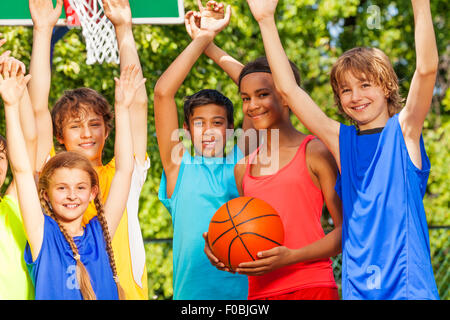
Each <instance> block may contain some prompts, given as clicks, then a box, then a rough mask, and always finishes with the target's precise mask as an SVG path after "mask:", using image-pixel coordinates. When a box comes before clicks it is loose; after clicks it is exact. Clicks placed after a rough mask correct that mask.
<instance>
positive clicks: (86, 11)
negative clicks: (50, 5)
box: [66, 0, 119, 64]
mask: <svg viewBox="0 0 450 320" xmlns="http://www.w3.org/2000/svg"><path fill="white" fill-rule="evenodd" d="M67 2H68V3H69V5H70V6H68V7H66V15H67V16H68V17H69V16H70V17H73V13H72V12H70V11H71V10H74V11H75V13H76V15H77V17H78V19H79V22H80V24H81V29H82V33H83V37H84V39H85V41H86V51H87V59H86V64H94V63H96V62H98V63H103V61H105V62H108V63H110V62H115V63H119V50H118V47H117V39H116V32H115V30H114V25H113V24H112V23H111V21H109V19H108V18H107V17H106V15H105V12H104V10H103V2H102V0H67ZM71 13H72V14H71ZM72 20H73V18H72ZM71 22H72V23H71ZM68 23H69V24H74V23H76V22H75V21H68Z"/></svg>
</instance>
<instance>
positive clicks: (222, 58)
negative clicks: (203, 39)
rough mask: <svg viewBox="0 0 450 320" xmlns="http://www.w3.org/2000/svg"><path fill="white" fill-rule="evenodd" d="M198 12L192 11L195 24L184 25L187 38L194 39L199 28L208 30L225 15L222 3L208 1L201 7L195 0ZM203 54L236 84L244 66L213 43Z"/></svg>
mask: <svg viewBox="0 0 450 320" xmlns="http://www.w3.org/2000/svg"><path fill="white" fill-rule="evenodd" d="M197 4H198V8H199V11H198V12H197V11H193V12H192V15H194V17H195V24H192V25H190V24H189V25H186V31H187V33H188V34H189V36H190V37H191V38H192V39H194V38H195V37H196V36H197V34H198V31H199V30H200V26H202V28H204V29H205V28H208V26H209V25H211V24H212V23H214V22H215V20H220V19H223V16H224V14H225V12H224V5H223V3H218V2H216V1H208V3H207V4H206V7H204V6H203V4H202V1H201V0H197ZM204 53H205V54H206V55H207V56H208V57H209V58H210V59H212V60H213V61H214V62H215V63H216V64H217V65H218V66H219V67H220V68H222V70H223V71H225V72H226V73H227V74H228V76H229V77H230V78H231V79H232V80H233V81H234V83H236V84H238V80H239V74H240V73H241V71H242V68H243V67H244V65H243V64H242V63H240V62H239V61H237V60H236V59H235V58H233V57H232V56H230V55H229V54H228V53H226V52H225V51H224V50H222V49H221V48H219V47H218V46H217V45H215V44H214V42H211V43H210V44H209V45H208V46H207V47H206V49H205V51H204Z"/></svg>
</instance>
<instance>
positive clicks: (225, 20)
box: [185, 0, 231, 39]
mask: <svg viewBox="0 0 450 320" xmlns="http://www.w3.org/2000/svg"><path fill="white" fill-rule="evenodd" d="M197 3H198V7H199V10H200V11H198V12H197V11H189V12H188V13H187V14H186V16H185V26H186V30H187V32H188V34H189V35H190V36H191V38H193V39H195V38H196V36H197V35H198V33H199V32H201V31H205V32H211V33H214V35H217V34H218V33H219V32H220V31H222V30H223V29H224V28H225V27H226V26H227V25H228V24H229V22H230V19H231V6H229V5H228V6H227V7H226V9H225V11H224V5H223V4H222V3H218V2H216V1H208V3H207V5H206V7H203V4H202V1H201V0H198V1H197Z"/></svg>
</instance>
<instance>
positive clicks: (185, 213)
mask: <svg viewBox="0 0 450 320" xmlns="http://www.w3.org/2000/svg"><path fill="white" fill-rule="evenodd" d="M242 157H243V155H242V152H241V151H240V149H239V148H238V147H237V146H235V148H234V151H233V152H232V153H231V154H230V155H228V156H227V157H226V158H216V157H211V158H206V157H199V156H195V157H192V156H191V155H190V154H189V151H185V152H184V154H183V158H182V160H181V164H180V171H179V173H178V178H177V182H176V185H175V189H174V192H173V194H172V196H171V197H170V198H168V197H167V192H166V191H167V180H166V175H165V173H164V172H163V174H162V177H161V184H160V186H159V195H158V197H159V200H160V201H161V202H162V203H163V204H164V206H165V207H166V208H167V209H168V210H169V212H170V214H171V215H172V224H173V229H174V232H173V298H174V300H243V299H247V292H248V282H247V277H246V276H244V275H239V274H231V273H229V272H225V271H220V270H218V269H217V268H216V267H214V266H212V265H211V263H210V262H209V260H208V258H207V257H206V254H205V253H204V251H203V249H204V247H205V241H204V239H203V236H202V234H203V233H204V232H207V231H208V228H209V222H210V221H211V218H212V216H213V215H214V214H215V213H216V211H217V209H219V208H220V207H221V206H222V205H223V204H224V203H225V202H227V201H228V200H231V199H234V198H237V197H239V193H238V191H237V188H236V182H235V179H234V166H235V164H236V162H237V161H238V160H240V159H241V158H242Z"/></svg>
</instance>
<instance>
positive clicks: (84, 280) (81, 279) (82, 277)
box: [39, 189, 97, 300]
mask: <svg viewBox="0 0 450 320" xmlns="http://www.w3.org/2000/svg"><path fill="white" fill-rule="evenodd" d="M44 192H45V191H44V189H41V190H40V192H39V200H40V202H41V206H42V207H43V208H44V210H45V213H46V214H47V215H48V216H50V217H52V218H53V220H55V221H56V223H57V224H58V227H59V230H60V231H61V233H62V234H63V235H64V238H65V239H66V241H67V242H68V243H69V246H70V248H71V250H72V252H73V255H74V259H75V261H76V275H77V281H78V283H79V285H80V291H81V295H82V296H83V299H84V300H97V297H96V295H95V292H94V289H93V288H92V284H91V279H90V277H89V273H88V271H87V269H86V267H85V266H84V264H83V262H81V258H80V254H79V253H78V248H77V245H76V244H75V242H74V241H73V238H72V237H71V236H70V235H69V234H68V233H67V231H66V229H65V228H64V226H63V225H61V223H60V221H59V220H58V218H57V217H56V215H55V214H54V212H53V210H52V209H51V208H50V206H49V204H48V202H47V201H46V200H45V199H44Z"/></svg>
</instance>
